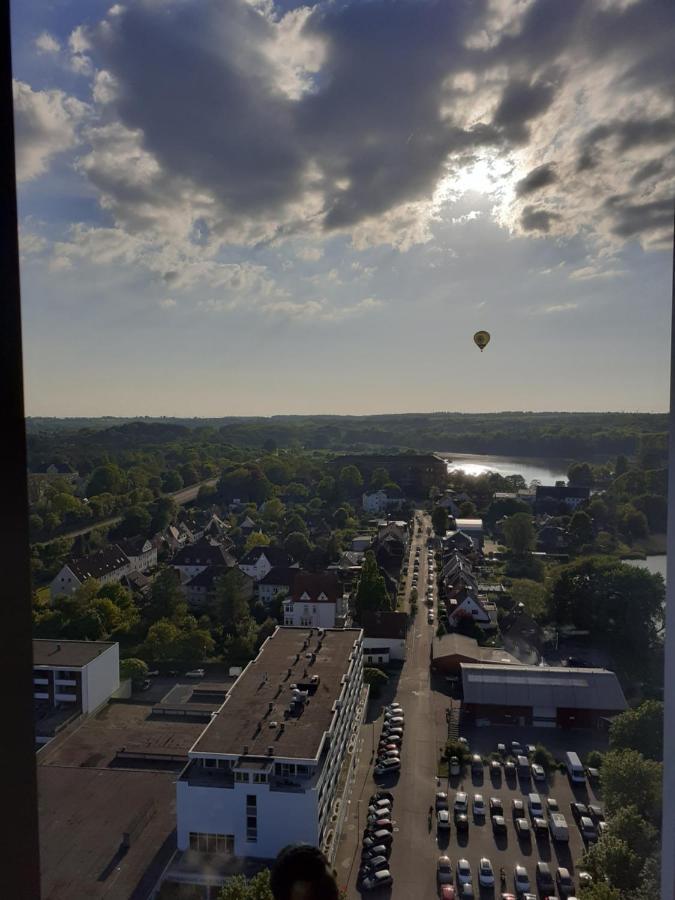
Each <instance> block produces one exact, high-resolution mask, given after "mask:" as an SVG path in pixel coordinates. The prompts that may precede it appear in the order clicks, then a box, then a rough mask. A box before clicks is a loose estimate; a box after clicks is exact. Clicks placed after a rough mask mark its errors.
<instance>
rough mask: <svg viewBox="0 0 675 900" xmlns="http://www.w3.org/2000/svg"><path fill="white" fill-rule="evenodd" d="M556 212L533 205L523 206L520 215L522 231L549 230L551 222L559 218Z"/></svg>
mask: <svg viewBox="0 0 675 900" xmlns="http://www.w3.org/2000/svg"><path fill="white" fill-rule="evenodd" d="M559 218H560V216H559V215H558V213H554V212H550V211H549V210H546V209H536V208H535V207H534V206H526V207H524V209H523V211H522V213H521V215H520V224H521V225H522V227H523V230H524V231H545V232H547V233H548V232H549V231H550V230H551V222H553V221H555V220H556V219H559Z"/></svg>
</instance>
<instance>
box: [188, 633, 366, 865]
mask: <svg viewBox="0 0 675 900" xmlns="http://www.w3.org/2000/svg"><path fill="white" fill-rule="evenodd" d="M361 637H362V632H361V630H360V629H358V628H349V629H334V630H333V629H326V630H324V629H300V628H285V627H279V628H277V629H276V631H275V632H274V634H273V635H272V636H271V637H269V638H268V639H267V640H266V641H265V643H264V644H263V645H262V647H261V649H260V652H259V653H258V656H257V657H256V658H255V659H254V660H253V661H252V662H250V663H249V664H248V666H247V667H246V668H245V669H244V671H243V672H242V674H241V675H240V676H239V678H238V679H237V681H236V682H235V683H234V685H233V686H232V688H231V689H230V691H229V692H228V695H227V698H226V700H225V702H224V703H223V705H222V706H221V708H220V709H219V710H218V712H217V713H216V714H215V715H214V717H213V719H212V721H211V722H210V723H209V725H207V727H206V728H205V729H204V731H203V733H202V734H201V736H200V737H199V738H198V740H197V741H196V742H195V744H194V746H193V747H192V749H191V750H190V752H189V758H190V762H189V763H188V765H187V766H186V768H185V769H184V771H183V773H182V774H181V777H180V779H179V781H178V783H177V795H176V811H177V834H178V848H179V849H180V850H187V849H192V850H195V851H198V852H209V853H212V852H216V853H231V854H232V853H233V854H234V855H236V856H242V857H244V856H249V857H262V858H272V857H274V856H275V855H276V853H278V851H279V850H280V849H281V848H282V847H284V846H285V845H286V844H289V843H294V842H299V841H301V842H307V843H311V844H314V845H322V846H324V849H326V850H327V851H328V853H329V855H330V854H331V852H332V851H331V848H334V847H335V845H336V843H337V835H336V834H334V833H332V829H334V825H331V815H332V813H333V809H334V806H335V800H336V799H337V797H338V791H339V790H340V791H343V790H344V788H345V787H346V779H345V778H344V768H345V766H346V768H347V770H349V761H350V759H351V753H352V751H353V750H354V749H355V747H356V745H357V743H358V742H357V741H356V735H357V733H358V728H359V724H360V722H361V720H362V717H363V713H364V697H363V696H362V689H363V660H362V649H361Z"/></svg>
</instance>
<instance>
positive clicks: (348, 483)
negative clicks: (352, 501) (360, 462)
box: [338, 466, 363, 498]
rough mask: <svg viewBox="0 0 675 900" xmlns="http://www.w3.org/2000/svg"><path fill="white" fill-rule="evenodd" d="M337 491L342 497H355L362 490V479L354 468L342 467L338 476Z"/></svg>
mask: <svg viewBox="0 0 675 900" xmlns="http://www.w3.org/2000/svg"><path fill="white" fill-rule="evenodd" d="M338 489H339V491H340V495H341V496H342V497H347V498H352V497H357V496H358V495H359V494H360V493H361V490H362V489H363V478H362V477H361V473H360V472H359V470H358V469H357V468H356V466H344V467H343V468H342V469H340V474H339V475H338Z"/></svg>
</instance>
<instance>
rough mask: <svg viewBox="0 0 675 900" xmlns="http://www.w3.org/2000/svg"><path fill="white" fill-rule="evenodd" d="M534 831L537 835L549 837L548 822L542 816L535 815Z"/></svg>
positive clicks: (538, 836)
mask: <svg viewBox="0 0 675 900" xmlns="http://www.w3.org/2000/svg"><path fill="white" fill-rule="evenodd" d="M532 831H534V834H535V837H537V838H542V837H545V838H547V837H548V823H547V821H546V819H544V818H542V817H541V816H535V817H534V818H533V819H532Z"/></svg>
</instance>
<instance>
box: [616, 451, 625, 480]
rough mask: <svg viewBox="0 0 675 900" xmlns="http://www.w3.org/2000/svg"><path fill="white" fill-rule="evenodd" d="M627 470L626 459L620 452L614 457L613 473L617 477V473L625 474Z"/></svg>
mask: <svg viewBox="0 0 675 900" xmlns="http://www.w3.org/2000/svg"><path fill="white" fill-rule="evenodd" d="M627 471H628V460H627V459H626V457H625V456H624V455H623V454H622V453H620V454H619V456H617V458H616V463H615V465H614V474H615V475H616V476H617V477H618V476H619V475H625V474H626V472H627Z"/></svg>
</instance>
